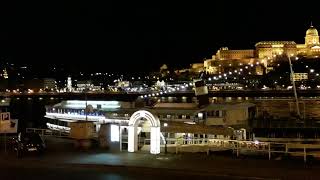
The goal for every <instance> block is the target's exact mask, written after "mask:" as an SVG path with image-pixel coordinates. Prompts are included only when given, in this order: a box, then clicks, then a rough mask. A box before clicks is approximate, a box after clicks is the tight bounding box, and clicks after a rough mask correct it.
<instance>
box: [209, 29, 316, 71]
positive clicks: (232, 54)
mask: <svg viewBox="0 0 320 180" xmlns="http://www.w3.org/2000/svg"><path fill="white" fill-rule="evenodd" d="M283 55H290V56H303V57H318V56H319V57H320V42H319V35H318V30H317V29H316V28H315V27H314V26H312V25H311V26H310V27H309V29H308V30H307V31H306V35H305V43H304V44H297V43H296V42H294V41H260V42H258V43H256V44H255V49H244V50H230V49H229V48H228V47H222V48H220V49H219V50H218V51H217V53H216V54H215V55H214V56H213V58H212V59H210V60H208V59H206V60H205V61H204V69H205V71H206V72H207V73H210V74H216V73H221V72H223V71H225V69H226V68H227V69H230V67H235V65H238V66H239V65H241V64H249V65H250V64H257V63H259V65H263V66H264V67H265V69H268V66H269V65H270V64H272V63H273V64H275V62H276V61H278V59H277V58H276V57H278V56H283ZM280 59H281V58H280ZM256 74H262V73H256Z"/></svg>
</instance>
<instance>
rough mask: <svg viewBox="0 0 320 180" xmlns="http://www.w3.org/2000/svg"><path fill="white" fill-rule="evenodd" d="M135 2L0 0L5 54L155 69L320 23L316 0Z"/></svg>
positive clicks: (295, 36)
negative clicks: (8, 1)
mask: <svg viewBox="0 0 320 180" xmlns="http://www.w3.org/2000/svg"><path fill="white" fill-rule="evenodd" d="M129 2H130V3H129ZM129 2H126V1H121V0H118V1H114V2H112V1H103V2H99V3H98V2H94V1H74V2H70V1H39V2H30V1H25V2H24V3H15V2H12V3H11V4H0V15H1V16H0V56H5V57H10V60H11V61H13V62H19V63H25V64H32V65H34V66H37V67H42V66H47V65H50V64H52V63H57V64H62V63H63V64H66V65H69V66H72V67H75V69H79V68H80V69H81V68H83V69H84V68H91V70H93V69H94V70H97V71H100V70H101V71H102V70H103V71H118V70H121V71H142V70H143V69H147V71H149V70H151V69H158V67H159V66H160V65H161V64H163V63H167V64H168V65H169V67H183V66H188V64H190V63H192V62H201V61H202V59H203V58H205V57H210V56H211V55H212V54H213V53H215V52H216V50H217V49H218V48H219V47H221V46H228V47H229V48H232V49H237V48H253V46H254V44H255V43H256V42H257V41H261V40H294V41H296V42H297V43H302V42H303V41H304V35H305V31H306V29H307V28H308V27H309V25H310V21H313V24H314V26H315V27H316V28H318V29H319V30H320V13H319V12H320V11H319V10H320V6H318V5H317V3H316V2H317V1H301V2H300V1H296V2H294V1H280V0H279V1H267V0H259V1H258V0H257V1H235V0H234V1H227V0H223V1H212V2H211V3H206V2H201V1H199V2H198V1H194V2H193V3H191V2H184V1H172V2H170V1H167V2H166V1H158V2H157V1H153V0H152V1H149V2H138V1H129ZM173 2H174V3H173ZM122 67H124V68H123V69H122Z"/></svg>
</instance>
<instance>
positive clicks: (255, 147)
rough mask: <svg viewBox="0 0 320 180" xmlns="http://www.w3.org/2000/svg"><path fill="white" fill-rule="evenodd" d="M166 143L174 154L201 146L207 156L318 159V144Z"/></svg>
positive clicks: (171, 140) (192, 140) (198, 140)
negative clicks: (228, 152)
mask: <svg viewBox="0 0 320 180" xmlns="http://www.w3.org/2000/svg"><path fill="white" fill-rule="evenodd" d="M166 143H167V145H169V146H171V147H172V146H173V147H175V148H176V153H179V151H181V150H182V148H184V147H190V146H202V147H203V148H205V149H206V152H207V154H209V152H210V150H213V149H215V150H219V149H220V150H232V151H233V152H234V153H235V154H236V155H237V157H238V156H239V155H240V154H241V153H246V152H253V153H255V152H256V153H257V152H259V153H264V154H267V155H268V157H269V160H270V159H271V156H272V154H282V155H291V156H301V157H303V159H304V162H306V161H307V156H313V157H320V144H301V143H278V142H259V141H240V140H227V139H213V138H187V139H186V138H167V139H166ZM144 144H145V145H149V144H150V139H144ZM161 146H164V145H161Z"/></svg>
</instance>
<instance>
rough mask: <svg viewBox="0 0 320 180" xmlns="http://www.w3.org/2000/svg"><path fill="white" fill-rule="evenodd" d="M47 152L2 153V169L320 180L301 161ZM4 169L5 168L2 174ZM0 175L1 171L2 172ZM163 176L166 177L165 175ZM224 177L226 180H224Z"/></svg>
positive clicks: (67, 148) (60, 146)
mask: <svg viewBox="0 0 320 180" xmlns="http://www.w3.org/2000/svg"><path fill="white" fill-rule="evenodd" d="M47 144H48V152H46V153H45V154H44V155H42V156H27V157H23V158H21V159H18V158H16V157H15V156H14V154H13V153H9V154H4V153H3V151H2V150H1V152H2V153H1V154H0V167H6V168H17V169H19V168H20V169H21V168H22V167H23V168H27V167H28V168H32V167H34V168H37V167H50V168H65V169H68V168H84V169H86V170H87V171H88V170H90V169H92V170H95V171H96V170H97V169H98V170H101V171H104V170H107V169H109V170H110V168H119V169H118V170H119V172H123V173H127V172H129V171H135V172H140V173H142V174H144V173H147V172H152V173H162V176H163V175H164V174H166V173H168V174H170V173H171V172H173V171H174V173H175V174H177V173H178V174H180V175H181V176H187V177H191V176H203V177H210V176H214V177H220V178H218V179H269V178H272V179H319V177H320V163H319V162H318V161H309V163H308V164H304V163H303V160H302V159H296V160H276V159H273V160H267V159H268V157H265V156H264V157H256V158H253V157H240V158H236V157H235V156H234V155H232V154H210V155H207V154H206V153H188V154H177V155H176V154H160V155H151V154H148V153H127V152H108V151H106V150H88V151H83V150H76V149H74V148H73V146H72V142H71V141H70V140H61V139H53V138H51V139H47ZM3 169H5V168H2V170H3ZM0 172H1V169H0ZM163 173H164V174H163ZM223 177H224V178H223Z"/></svg>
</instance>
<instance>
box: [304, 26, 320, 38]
mask: <svg viewBox="0 0 320 180" xmlns="http://www.w3.org/2000/svg"><path fill="white" fill-rule="evenodd" d="M306 35H307V36H318V30H317V29H316V28H315V27H313V26H310V28H309V29H308V30H307V33H306Z"/></svg>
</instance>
